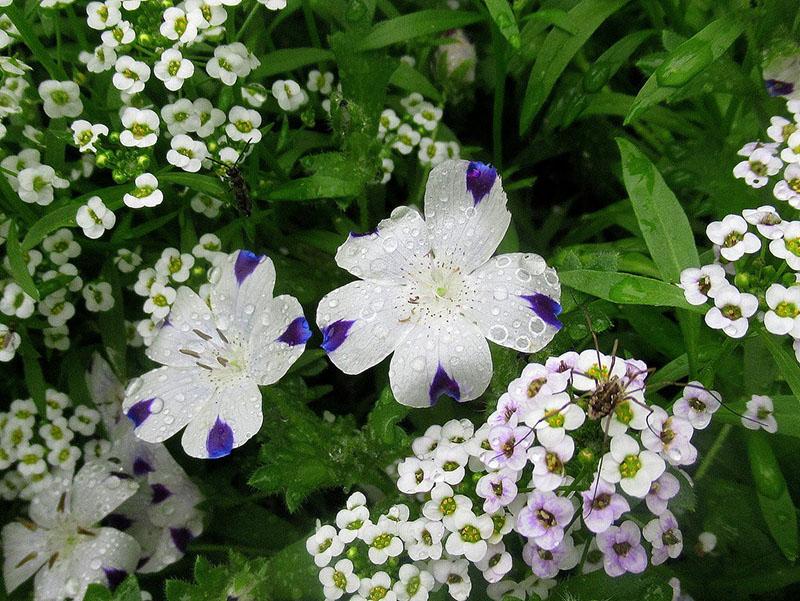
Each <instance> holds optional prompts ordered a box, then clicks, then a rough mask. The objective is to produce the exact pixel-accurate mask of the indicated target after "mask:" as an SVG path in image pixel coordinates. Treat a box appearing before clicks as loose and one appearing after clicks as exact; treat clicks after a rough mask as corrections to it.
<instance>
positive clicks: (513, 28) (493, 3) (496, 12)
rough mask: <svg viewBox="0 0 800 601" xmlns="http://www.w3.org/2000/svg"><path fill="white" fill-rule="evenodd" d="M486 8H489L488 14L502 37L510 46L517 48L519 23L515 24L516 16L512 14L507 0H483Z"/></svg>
mask: <svg viewBox="0 0 800 601" xmlns="http://www.w3.org/2000/svg"><path fill="white" fill-rule="evenodd" d="M483 1H484V3H485V4H486V8H487V9H488V10H489V15H490V16H491V17H492V21H494V23H495V25H497V29H499V30H500V33H501V34H503V37H504V38H505V39H506V40H508V43H509V44H511V47H512V48H519V44H520V37H519V25H517V18H516V17H515V16H514V11H513V10H512V9H511V5H510V4H509V3H508V0H483Z"/></svg>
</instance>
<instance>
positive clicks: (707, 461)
mask: <svg viewBox="0 0 800 601" xmlns="http://www.w3.org/2000/svg"><path fill="white" fill-rule="evenodd" d="M732 429H733V426H732V425H731V424H725V425H723V426H722V428H721V429H720V431H719V434H717V438H716V439H715V440H714V443H713V444H712V445H711V448H710V449H708V453H706V455H705V457H703V460H702V461H701V462H700V467H698V468H697V473H695V475H694V481H695V482H699V481H700V480H701V479H702V478H703V477H704V476H705V475H706V473H707V472H708V470H709V468H710V467H711V464H712V463H714V459H716V457H717V455H718V454H719V452H720V449H722V445H724V444H725V440H726V439H727V438H728V436H729V435H730V433H731V430H732Z"/></svg>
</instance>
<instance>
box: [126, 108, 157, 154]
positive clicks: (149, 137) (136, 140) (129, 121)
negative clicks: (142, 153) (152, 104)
mask: <svg viewBox="0 0 800 601" xmlns="http://www.w3.org/2000/svg"><path fill="white" fill-rule="evenodd" d="M121 120H122V125H123V126H124V127H125V129H124V130H123V131H122V133H121V134H120V135H119V141H120V143H121V144H122V145H123V146H128V147H133V148H147V147H149V146H153V145H154V144H155V143H156V142H157V141H158V127H159V124H160V121H159V119H158V115H157V114H156V113H155V112H154V111H151V110H150V109H137V108H134V107H132V106H129V107H125V109H124V110H123V111H122V115H121Z"/></svg>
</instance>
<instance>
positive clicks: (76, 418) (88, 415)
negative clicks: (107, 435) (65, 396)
mask: <svg viewBox="0 0 800 601" xmlns="http://www.w3.org/2000/svg"><path fill="white" fill-rule="evenodd" d="M98 423H100V413H99V412H98V411H97V410H96V409H92V408H90V407H87V406H86V405H78V406H77V407H75V412H74V413H73V414H72V417H70V418H69V427H70V428H72V429H73V430H75V431H76V432H79V433H80V434H83V435H84V436H92V435H93V434H94V431H95V428H96V427H97V424H98Z"/></svg>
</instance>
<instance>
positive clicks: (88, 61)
mask: <svg viewBox="0 0 800 601" xmlns="http://www.w3.org/2000/svg"><path fill="white" fill-rule="evenodd" d="M78 58H79V60H80V61H81V62H82V63H84V64H85V65H86V70H87V71H89V73H103V72H104V71H108V70H109V69H111V68H113V67H114V64H115V63H116V62H117V53H116V51H115V50H114V49H113V48H111V47H109V46H106V45H105V44H100V45H99V46H97V47H96V48H95V49H94V51H93V52H86V51H84V52H81V53H80V55H79V57H78Z"/></svg>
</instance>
